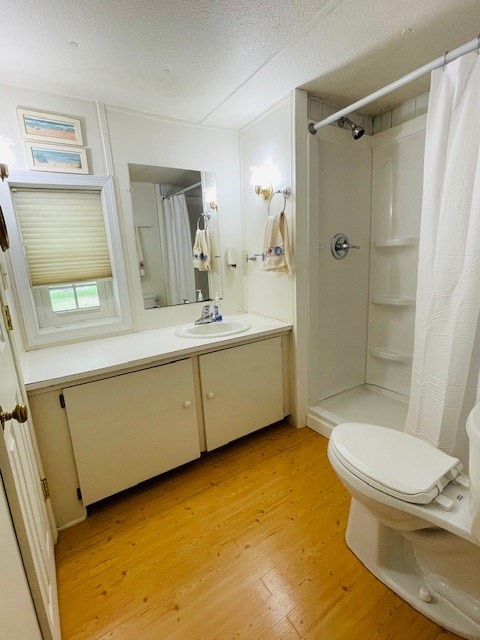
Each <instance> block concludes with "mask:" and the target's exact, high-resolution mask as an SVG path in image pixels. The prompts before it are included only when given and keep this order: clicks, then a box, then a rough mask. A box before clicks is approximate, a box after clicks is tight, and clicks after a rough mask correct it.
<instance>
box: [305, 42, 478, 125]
mask: <svg viewBox="0 0 480 640" xmlns="http://www.w3.org/2000/svg"><path fill="white" fill-rule="evenodd" d="M475 50H476V51H477V53H480V35H479V36H478V37H477V38H475V40H470V41H469V42H466V43H465V44H463V45H462V46H461V47H458V48H457V49H453V51H446V52H445V53H444V54H443V55H442V56H440V57H438V58H436V59H435V60H432V62H429V63H428V64H425V65H423V67H419V68H418V69H416V70H415V71H411V72H410V73H407V75H405V76H403V77H402V78H400V79H399V80H395V82H391V83H390V84H387V85H386V86H385V87H383V88H382V89H378V91H374V93H371V94H370V95H369V96H366V97H365V98H362V99H361V100H357V102H354V103H353V104H351V105H349V106H348V107H345V108H344V109H340V111H337V112H336V113H333V114H332V115H331V116H328V118H325V119H324V120H320V122H317V123H316V124H314V123H313V122H311V123H310V124H309V125H308V130H309V131H310V133H311V134H312V135H315V134H316V133H317V131H318V130H319V129H321V128H322V127H325V126H326V125H327V124H332V123H333V122H336V121H337V120H339V119H340V118H342V117H343V116H346V115H349V114H351V113H353V112H354V111H356V110H357V109H360V108H361V107H364V106H365V105H367V104H370V102H373V101H374V100H377V98H381V97H383V96H386V95H387V94H388V93H391V92H392V91H395V89H399V88H400V87H403V86H404V85H406V84H408V83H409V82H412V80H416V79H417V78H420V76H423V75H425V74H426V73H429V72H430V71H433V70H434V69H439V68H440V67H444V66H445V65H447V64H448V63H449V62H453V60H456V59H457V58H460V57H461V56H464V55H465V54H466V53H470V52H471V51H475Z"/></svg>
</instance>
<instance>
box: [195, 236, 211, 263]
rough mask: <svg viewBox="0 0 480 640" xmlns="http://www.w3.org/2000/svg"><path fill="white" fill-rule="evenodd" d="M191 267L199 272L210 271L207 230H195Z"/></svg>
mask: <svg viewBox="0 0 480 640" xmlns="http://www.w3.org/2000/svg"><path fill="white" fill-rule="evenodd" d="M193 267H194V268H195V269H198V270H199V271H210V240H209V238H208V231H207V229H197V232H196V234H195V242H194V244H193Z"/></svg>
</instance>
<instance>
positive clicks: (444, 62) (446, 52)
mask: <svg viewBox="0 0 480 640" xmlns="http://www.w3.org/2000/svg"><path fill="white" fill-rule="evenodd" d="M447 55H448V51H445V53H444V54H443V67H442V71H445V68H446V66H447Z"/></svg>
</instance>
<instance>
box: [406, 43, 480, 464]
mask: <svg viewBox="0 0 480 640" xmlns="http://www.w3.org/2000/svg"><path fill="white" fill-rule="evenodd" d="M423 188H424V191H423V202H422V220H421V231H420V246H419V267H418V287H417V312H416V319H415V346H414V354H413V370H412V386H411V394H410V406H409V411H408V416H407V422H406V427H405V430H406V431H407V432H409V433H413V434H414V435H417V436H418V437H421V438H423V439H424V440H427V441H428V442H430V443H431V444H433V445H434V446H436V447H438V448H440V449H442V450H444V451H445V452H447V453H452V452H453V453H455V451H454V450H455V443H456V440H457V437H459V435H460V431H459V430H464V429H465V424H464V416H465V412H466V409H467V407H466V406H463V405H464V404H467V403H470V406H473V404H474V403H475V397H474V393H471V389H473V390H474V391H475V387H476V385H478V373H479V371H478V367H479V365H478V352H479V349H478V343H479V336H478V335H477V332H478V331H479V329H478V325H479V312H480V56H479V55H477V53H476V52H473V53H470V54H468V55H466V56H463V57H462V58H459V59H458V60H456V61H454V62H452V63H450V64H449V65H447V67H446V68H444V69H438V70H437V71H434V72H433V73H432V83H431V90H430V98H429V105H428V116H427V134H426V148H425V168H424V187H423ZM474 347H475V348H474ZM472 354H474V355H473V356H472ZM466 389H467V390H468V393H467V394H466V393H465V391H466ZM469 395H470V396H472V397H470V398H469V397H468V396H469ZM477 401H478V387H477Z"/></svg>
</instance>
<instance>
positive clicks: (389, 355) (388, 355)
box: [369, 347, 412, 363]
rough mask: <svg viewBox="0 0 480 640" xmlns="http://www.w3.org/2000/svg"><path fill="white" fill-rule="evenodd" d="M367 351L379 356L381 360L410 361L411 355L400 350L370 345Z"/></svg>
mask: <svg viewBox="0 0 480 640" xmlns="http://www.w3.org/2000/svg"><path fill="white" fill-rule="evenodd" d="M369 351H370V354H371V355H372V356H374V357H375V358H381V359H382V360H390V361H391V362H403V363H409V362H411V361H412V356H411V355H410V354H409V353H402V352H401V351H392V350H391V349H384V348H382V347H371V348H370V349H369Z"/></svg>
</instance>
